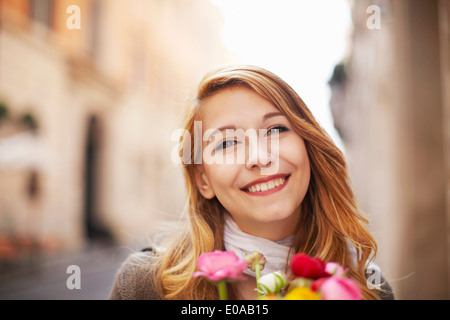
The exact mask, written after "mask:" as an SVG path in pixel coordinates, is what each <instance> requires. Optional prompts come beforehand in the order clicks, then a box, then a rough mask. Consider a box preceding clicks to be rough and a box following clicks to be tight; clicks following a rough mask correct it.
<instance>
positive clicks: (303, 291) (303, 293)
mask: <svg viewBox="0 0 450 320" xmlns="http://www.w3.org/2000/svg"><path fill="white" fill-rule="evenodd" d="M284 299H286V300H320V297H319V295H318V294H317V293H315V292H314V291H312V290H311V289H309V288H306V287H297V288H294V289H292V290H291V291H289V293H288V294H287V295H286V296H285V297H284Z"/></svg>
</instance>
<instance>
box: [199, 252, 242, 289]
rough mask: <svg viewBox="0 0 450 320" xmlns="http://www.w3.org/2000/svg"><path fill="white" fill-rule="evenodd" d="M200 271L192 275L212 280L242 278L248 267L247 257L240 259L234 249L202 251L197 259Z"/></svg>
mask: <svg viewBox="0 0 450 320" xmlns="http://www.w3.org/2000/svg"><path fill="white" fill-rule="evenodd" d="M197 267H198V268H199V269H200V271H197V272H195V273H194V274H193V275H192V276H193V277H194V278H195V277H205V278H207V279H208V280H210V281H212V282H219V281H222V280H226V279H228V280H237V279H241V278H242V273H243V272H244V270H245V269H247V268H248V262H247V260H245V259H239V258H238V256H236V254H235V253H234V252H232V251H219V250H216V251H214V252H209V253H202V254H201V255H200V257H199V258H198V260H197Z"/></svg>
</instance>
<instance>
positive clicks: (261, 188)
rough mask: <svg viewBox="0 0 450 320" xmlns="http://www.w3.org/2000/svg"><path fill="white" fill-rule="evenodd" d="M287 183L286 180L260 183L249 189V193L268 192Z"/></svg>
mask: <svg viewBox="0 0 450 320" xmlns="http://www.w3.org/2000/svg"><path fill="white" fill-rule="evenodd" d="M285 181H286V178H278V179H274V180H270V181H268V182H265V183H259V184H256V185H254V186H251V187H250V188H248V189H247V191H250V192H260V191H267V190H270V189H273V188H275V187H278V186H279V185H282V184H283V183H284V182H285Z"/></svg>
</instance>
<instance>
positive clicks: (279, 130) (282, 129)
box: [267, 125, 289, 135]
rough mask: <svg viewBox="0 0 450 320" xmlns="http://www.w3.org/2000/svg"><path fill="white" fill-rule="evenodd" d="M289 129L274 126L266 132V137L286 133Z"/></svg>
mask: <svg viewBox="0 0 450 320" xmlns="http://www.w3.org/2000/svg"><path fill="white" fill-rule="evenodd" d="M288 130H289V129H288V128H286V127H285V126H281V125H280V126H276V127H273V128H270V129H269V130H267V135H272V134H279V133H280V132H284V131H288Z"/></svg>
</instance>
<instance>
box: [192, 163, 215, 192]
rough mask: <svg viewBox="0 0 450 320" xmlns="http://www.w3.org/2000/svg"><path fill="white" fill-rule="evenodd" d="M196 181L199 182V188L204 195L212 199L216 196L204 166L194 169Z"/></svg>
mask: <svg viewBox="0 0 450 320" xmlns="http://www.w3.org/2000/svg"><path fill="white" fill-rule="evenodd" d="M194 176H195V182H196V184H197V188H198V190H199V191H200V193H201V194H202V196H203V197H204V198H206V199H212V198H214V197H215V196H216V193H215V192H214V190H213V188H212V186H211V183H210V182H209V180H208V177H207V176H206V174H205V171H204V170H203V168H201V167H199V168H197V169H195V170H194Z"/></svg>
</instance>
